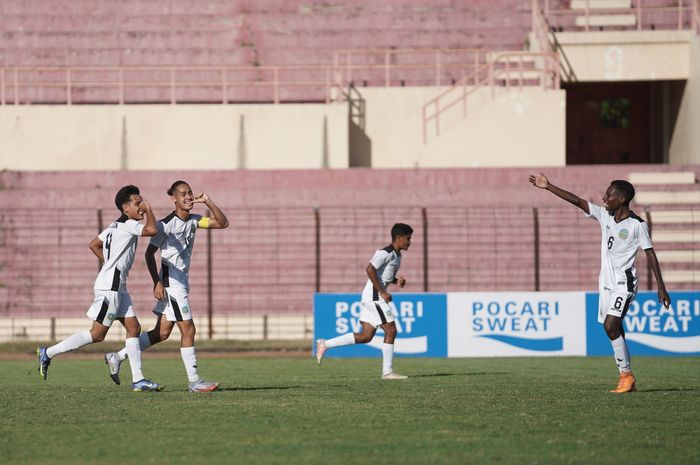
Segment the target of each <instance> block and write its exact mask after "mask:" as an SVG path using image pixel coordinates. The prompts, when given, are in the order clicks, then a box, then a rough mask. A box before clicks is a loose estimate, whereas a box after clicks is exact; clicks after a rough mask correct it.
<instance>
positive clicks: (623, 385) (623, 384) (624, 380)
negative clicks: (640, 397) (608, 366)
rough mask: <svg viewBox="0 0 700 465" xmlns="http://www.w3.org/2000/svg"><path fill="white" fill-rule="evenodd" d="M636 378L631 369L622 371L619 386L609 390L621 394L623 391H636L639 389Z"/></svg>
mask: <svg viewBox="0 0 700 465" xmlns="http://www.w3.org/2000/svg"><path fill="white" fill-rule="evenodd" d="M636 381H637V380H636V379H635V378H634V375H633V374H632V373H631V372H629V371H623V372H622V373H620V380H619V381H618V382H617V387H616V388H615V389H613V390H611V391H609V392H614V393H616V394H621V393H623V392H634V391H636V390H637V385H636Z"/></svg>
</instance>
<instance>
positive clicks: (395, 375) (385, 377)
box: [382, 372, 408, 379]
mask: <svg viewBox="0 0 700 465" xmlns="http://www.w3.org/2000/svg"><path fill="white" fill-rule="evenodd" d="M406 378H408V376H404V375H400V374H398V373H394V372H391V373H389V374H387V375H382V379H406Z"/></svg>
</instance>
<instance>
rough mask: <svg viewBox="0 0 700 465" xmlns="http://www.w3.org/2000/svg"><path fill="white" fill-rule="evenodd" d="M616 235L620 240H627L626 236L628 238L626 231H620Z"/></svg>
mask: <svg viewBox="0 0 700 465" xmlns="http://www.w3.org/2000/svg"><path fill="white" fill-rule="evenodd" d="M617 235H618V236H619V237H620V239H627V236H629V235H630V233H629V231H627V230H626V229H620V230H619V231H618V233H617Z"/></svg>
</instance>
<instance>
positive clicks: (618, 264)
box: [530, 173, 671, 393]
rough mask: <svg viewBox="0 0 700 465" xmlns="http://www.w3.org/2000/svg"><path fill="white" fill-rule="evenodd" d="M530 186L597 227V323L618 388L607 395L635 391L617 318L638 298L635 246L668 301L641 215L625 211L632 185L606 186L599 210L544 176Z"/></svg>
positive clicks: (533, 179) (535, 178)
mask: <svg viewBox="0 0 700 465" xmlns="http://www.w3.org/2000/svg"><path fill="white" fill-rule="evenodd" d="M530 183H532V185H533V186H535V187H538V188H540V189H546V190H548V191H550V192H552V193H553V194H554V195H556V196H557V197H559V198H562V199H564V200H566V201H567V202H570V203H572V204H574V205H576V206H577V207H578V208H580V209H581V210H583V211H584V212H585V213H586V216H587V217H588V218H592V219H594V220H596V221H598V223H600V232H601V237H602V240H601V247H600V250H601V257H600V259H601V260H600V261H601V263H600V276H599V278H598V290H599V296H600V297H599V300H598V322H599V323H602V324H603V327H604V328H605V332H606V333H607V335H608V338H609V339H610V342H611V344H612V348H613V353H614V355H615V361H616V362H617V368H618V370H619V372H620V378H619V381H618V384H617V387H616V388H615V389H613V390H611V391H610V392H615V393H623V392H632V391H635V390H636V380H635V377H634V375H633V374H632V370H631V368H630V355H629V352H628V350H627V343H626V342H625V332H624V327H623V325H622V320H623V319H624V318H625V314H626V313H627V310H628V309H629V306H630V304H631V303H632V301H633V300H634V298H635V296H636V295H637V286H638V284H639V281H638V279H637V270H636V268H635V266H634V259H635V257H636V255H637V248H639V247H641V248H642V249H644V252H645V253H646V256H647V262H648V263H649V265H650V266H651V269H652V271H653V272H654V276H655V277H656V284H657V287H658V297H659V302H661V303H663V304H664V306H666V307H667V308H668V306H669V305H671V298H670V297H669V295H668V292H666V286H665V285H664V280H663V278H662V277H661V268H660V267H659V261H658V260H657V258H656V253H655V252H654V249H653V248H652V247H653V246H652V244H651V239H650V237H649V228H648V226H647V224H646V223H645V222H644V220H642V219H641V218H640V217H638V216H637V215H635V213H634V212H633V211H632V210H630V201H631V200H632V199H633V198H634V187H633V186H632V184H630V183H629V182H627V181H623V180H616V181H612V182H611V183H610V186H608V188H607V190H606V191H605V195H603V207H599V206H598V205H595V204H593V203H591V202H587V201H585V200H583V199H582V198H580V197H578V196H576V195H575V194H572V193H571V192H567V191H565V190H563V189H560V188H559V187H557V186H555V185H554V184H552V183H550V182H549V180H548V179H547V177H546V176H545V175H544V174H542V173H540V175H539V176H530Z"/></svg>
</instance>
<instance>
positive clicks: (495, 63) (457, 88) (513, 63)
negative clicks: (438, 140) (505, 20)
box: [422, 52, 560, 143]
mask: <svg viewBox="0 0 700 465" xmlns="http://www.w3.org/2000/svg"><path fill="white" fill-rule="evenodd" d="M559 79H560V77H559V57H558V55H557V54H556V53H552V52H501V53H495V54H494V56H493V57H492V59H490V60H489V61H488V62H487V63H485V64H483V65H481V66H479V67H478V68H476V69H475V70H474V72H473V73H472V74H470V75H467V76H466V77H464V78H462V79H461V80H460V81H458V82H456V83H455V84H454V85H453V86H451V87H449V88H448V89H446V90H445V91H443V92H441V93H440V94H438V95H437V96H436V97H434V98H432V99H430V100H429V101H428V102H427V103H425V104H424V105H423V113H422V115H423V143H427V141H428V125H429V124H430V123H431V122H433V121H434V128H435V135H440V117H441V115H443V114H444V113H445V112H446V111H448V110H450V109H451V108H453V107H455V106H456V105H461V106H462V112H463V116H464V117H465V118H466V117H467V100H468V97H469V96H470V95H471V94H473V93H475V92H477V91H478V90H479V89H481V88H483V87H484V86H489V87H490V88H491V95H492V97H493V96H494V92H495V88H496V87H511V86H517V87H519V88H520V89H522V88H523V87H524V86H530V87H531V86H541V87H542V88H544V89H559V86H560V81H559Z"/></svg>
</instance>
